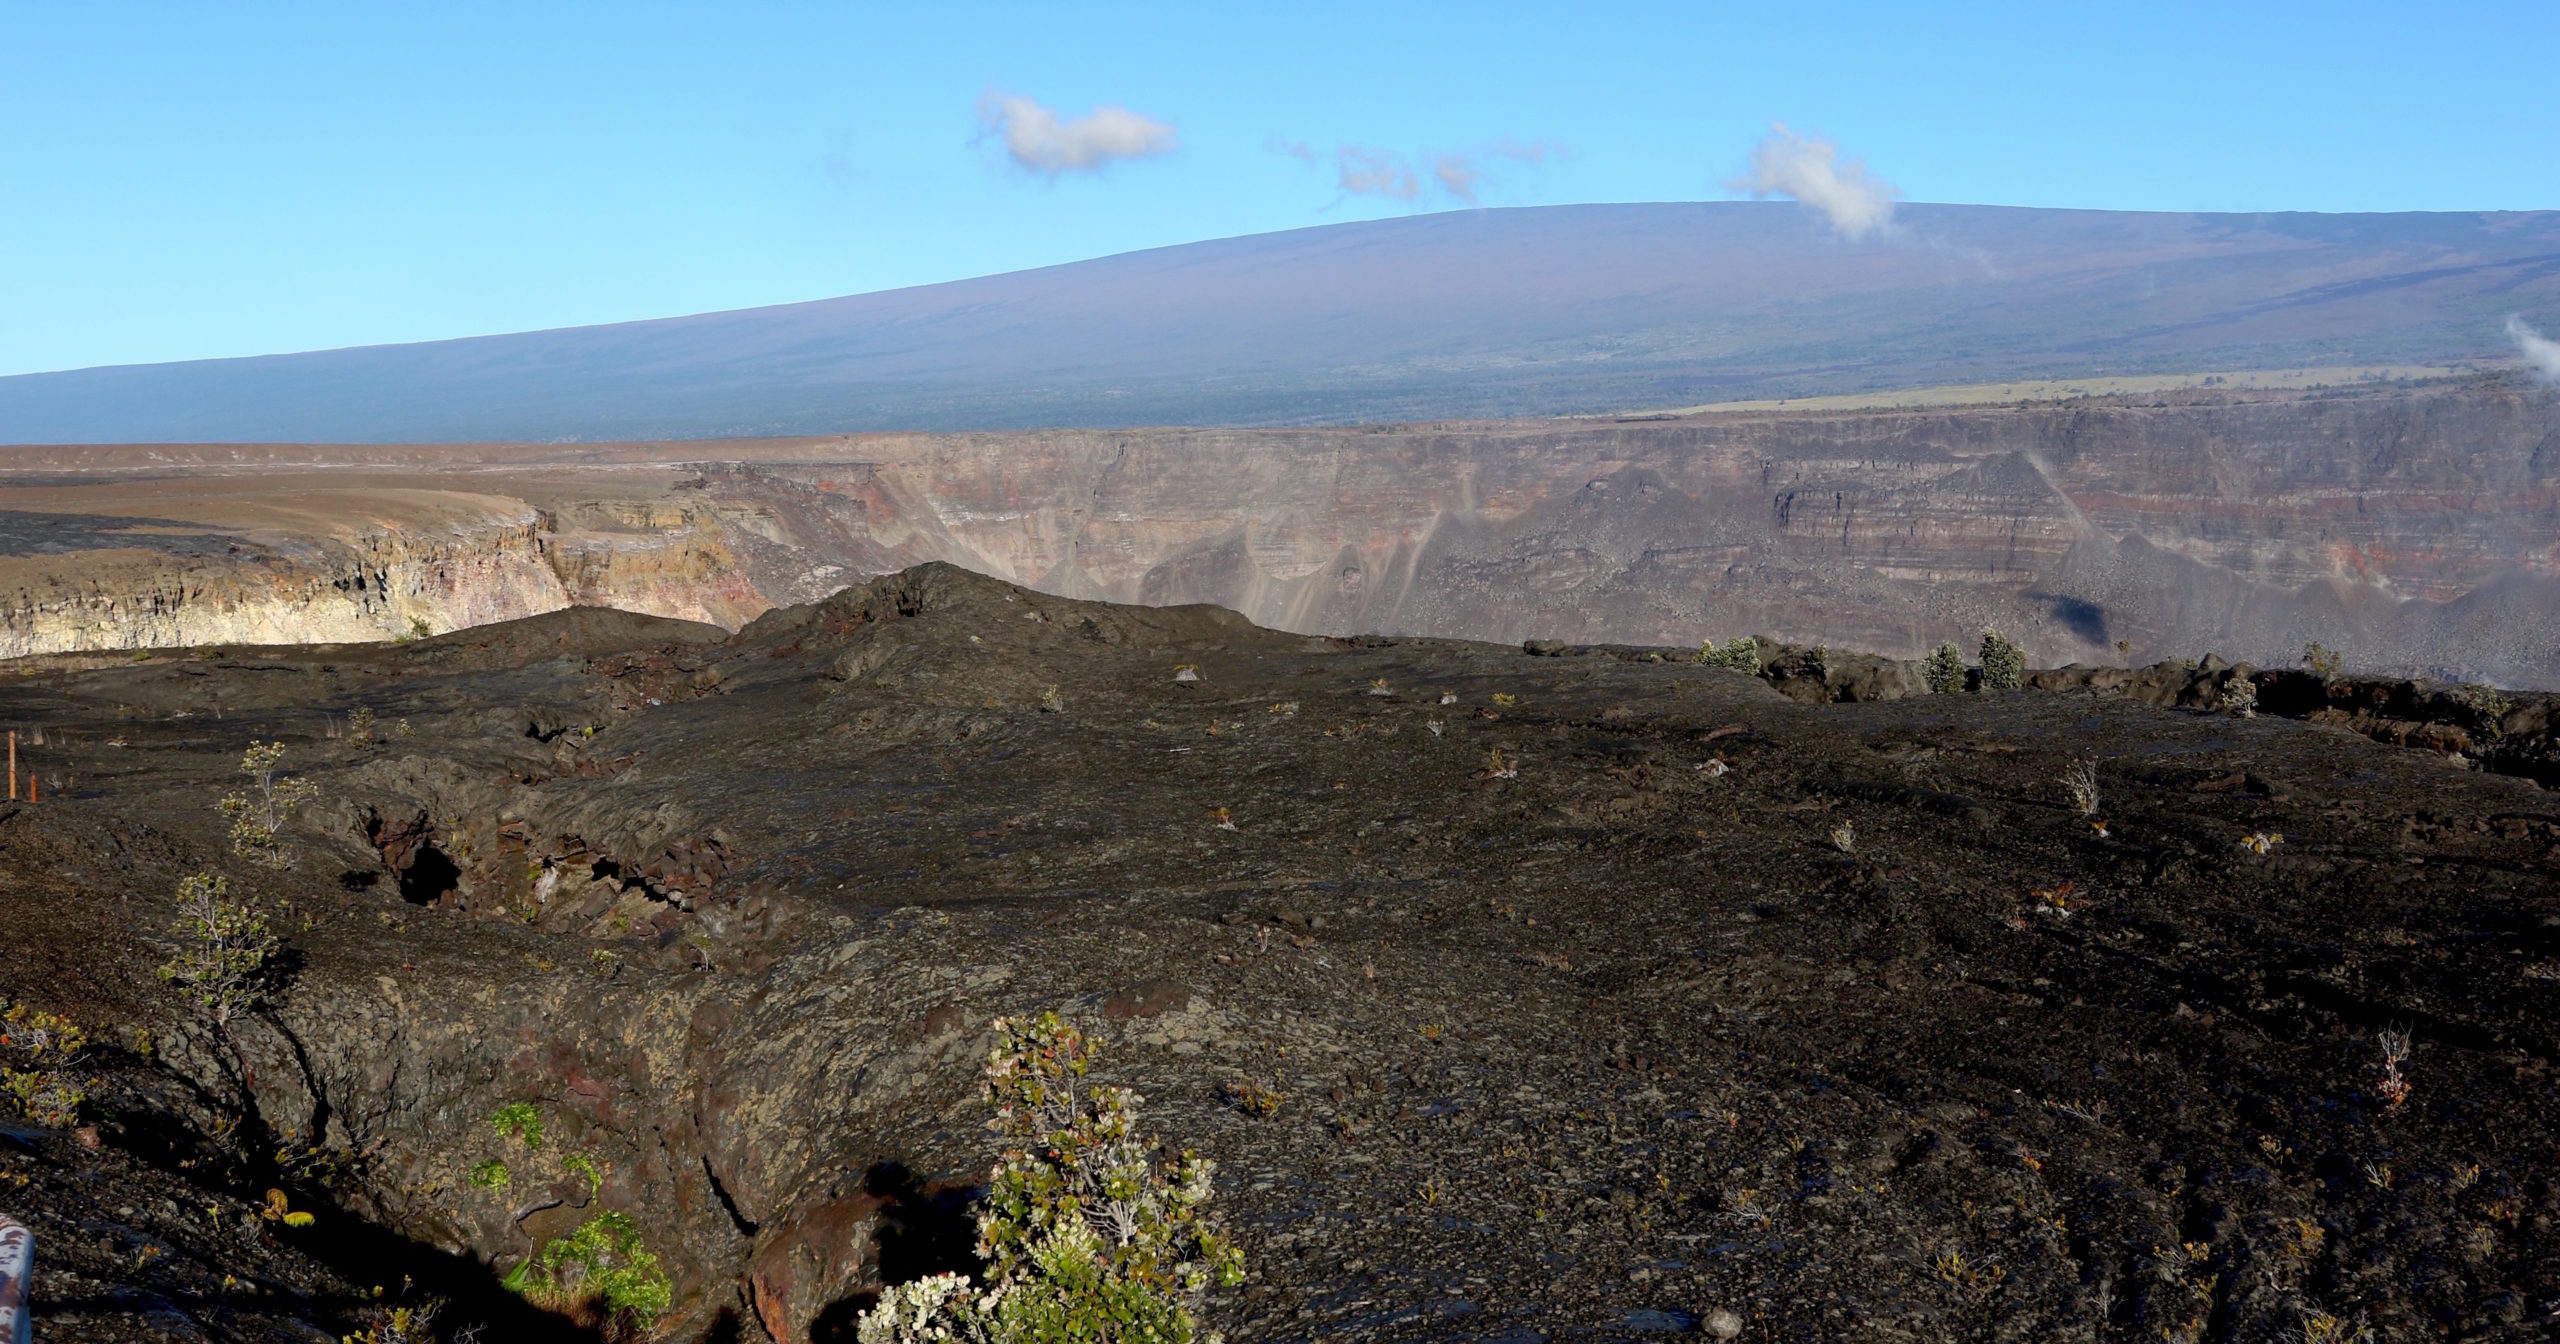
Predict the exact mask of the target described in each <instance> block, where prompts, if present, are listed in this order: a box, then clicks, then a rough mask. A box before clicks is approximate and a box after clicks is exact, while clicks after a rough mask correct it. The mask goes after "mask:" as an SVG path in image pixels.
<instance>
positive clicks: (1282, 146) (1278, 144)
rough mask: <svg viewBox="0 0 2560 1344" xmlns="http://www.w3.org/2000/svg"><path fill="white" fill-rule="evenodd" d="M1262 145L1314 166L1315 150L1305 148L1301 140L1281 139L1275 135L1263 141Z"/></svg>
mask: <svg viewBox="0 0 2560 1344" xmlns="http://www.w3.org/2000/svg"><path fill="white" fill-rule="evenodd" d="M1262 147H1263V148H1264V149H1267V150H1269V151H1271V152H1272V153H1274V154H1286V155H1288V156H1289V157H1290V158H1293V159H1296V160H1297V161H1298V162H1300V163H1303V164H1305V165H1307V166H1308V167H1310V168H1313V167H1315V166H1316V152H1315V151H1314V150H1312V149H1309V148H1307V144H1306V142H1305V141H1303V140H1283V139H1281V138H1280V137H1279V136H1276V135H1275V136H1273V137H1271V138H1270V139H1268V140H1265V141H1263V142H1262Z"/></svg>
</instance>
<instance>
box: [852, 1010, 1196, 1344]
mask: <svg viewBox="0 0 2560 1344" xmlns="http://www.w3.org/2000/svg"><path fill="white" fill-rule="evenodd" d="M995 1026H996V1035H997V1044H996V1048H995V1050H994V1051H993V1052H992V1053H991V1054H989V1055H988V1057H987V1096H988V1099H989V1100H990V1101H992V1102H994V1103H995V1106H996V1117H997V1126H998V1128H999V1129H1001V1130H1002V1131H1003V1133H1004V1135H1005V1136H1006V1138H1007V1139H1008V1140H1009V1141H1010V1146H1008V1148H1007V1149H1006V1151H1005V1154H1004V1157H1003V1160H1002V1161H1000V1162H998V1163H997V1165H996V1169H995V1171H994V1173H993V1174H992V1175H991V1176H990V1177H989V1178H988V1190H987V1197H986V1203H985V1205H984V1207H983V1208H982V1209H981V1210H980V1212H979V1214H978V1256H979V1258H980V1259H982V1260H984V1261H985V1262H986V1279H985V1282H984V1283H983V1284H981V1283H979V1282H976V1281H973V1280H971V1279H970V1278H968V1277H967V1276H965V1275H957V1274H942V1275H936V1276H934V1277H932V1278H927V1279H919V1280H917V1281H916V1282H913V1283H908V1284H901V1285H898V1286H896V1287H893V1288H890V1289H889V1290H887V1291H886V1292H884V1293H882V1294H881V1295H880V1300H879V1302H878V1303H877V1304H876V1305H874V1306H873V1307H872V1309H871V1310H870V1311H868V1312H866V1313H864V1315H863V1318H862V1322H861V1325H860V1327H859V1328H858V1330H857V1335H858V1337H859V1339H860V1340H861V1344H925V1342H926V1341H945V1340H951V1341H969V1342H971V1344H1034V1342H1035V1341H1051V1340H1057V1341H1094V1344H1106V1342H1107V1344H1192V1341H1195V1340H1202V1339H1214V1336H1203V1335H1202V1334H1201V1332H1200V1329H1199V1326H1198V1323H1197V1322H1196V1321H1195V1320H1194V1319H1193V1317H1192V1314H1191V1307H1192V1304H1193V1303H1195V1302H1196V1301H1197V1300H1198V1299H1199V1297H1200V1295H1201V1294H1202V1293H1205V1292H1206V1291H1207V1290H1208V1289H1209V1288H1210V1287H1211V1286H1212V1285H1217V1286H1224V1287H1232V1286H1234V1285H1235V1284H1237V1283H1240V1282H1242V1281H1243V1279H1244V1263H1243V1257H1242V1256H1241V1255H1239V1254H1238V1253H1237V1251H1236V1249H1235V1246H1234V1245H1233V1244H1232V1243H1230V1242H1229V1241H1227V1239H1226V1238H1225V1237H1223V1236H1221V1235H1220V1234H1219V1233H1218V1232H1217V1230H1216V1229H1215V1228H1214V1227H1213V1226H1211V1224H1210V1222H1209V1220H1208V1217H1207V1209H1208V1204H1209V1198H1210V1178H1211V1176H1212V1174H1213V1172H1214V1171H1215V1166H1214V1164H1212V1163H1210V1162H1209V1161H1208V1160H1207V1159H1205V1158H1200V1157H1195V1156H1193V1155H1191V1154H1188V1153H1185V1154H1184V1155H1183V1156H1182V1157H1181V1159H1179V1160H1178V1161H1174V1162H1170V1163H1168V1162H1162V1161H1159V1160H1158V1159H1157V1157H1156V1145H1154V1144H1153V1143H1151V1142H1149V1141H1147V1140H1146V1139H1144V1138H1142V1137H1140V1135H1139V1134H1138V1130H1137V1118H1138V1101H1139V1098H1138V1096H1137V1094H1136V1093H1134V1092H1131V1091H1130V1090H1128V1089H1127V1088H1124V1087H1096V1086H1093V1085H1091V1084H1088V1083H1087V1082H1085V1074H1086V1072H1087V1071H1088V1070H1089V1069H1090V1068H1091V1066H1092V1059H1093V1052H1092V1048H1091V1047H1090V1046H1089V1045H1088V1044H1087V1043H1086V1041H1085V1039H1084V1034H1083V1033H1082V1032H1080V1031H1078V1030H1076V1029H1075V1028H1074V1027H1071V1026H1069V1025H1067V1024H1066V1023H1065V1022H1063V1021H1061V1020H1060V1019H1059V1017H1058V1015H1057V1014H1055V1013H1043V1014H1041V1015H1040V1016H1039V1017H1036V1018H1030V1019H1027V1020H1026V1019H1020V1018H998V1019H996V1024H995Z"/></svg>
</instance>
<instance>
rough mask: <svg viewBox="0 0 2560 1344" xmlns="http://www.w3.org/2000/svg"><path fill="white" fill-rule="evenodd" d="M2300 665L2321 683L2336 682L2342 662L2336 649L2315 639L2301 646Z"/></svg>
mask: <svg viewBox="0 0 2560 1344" xmlns="http://www.w3.org/2000/svg"><path fill="white" fill-rule="evenodd" d="M2302 665H2303V666H2304V667H2305V668H2308V669H2310V672H2311V675H2313V676H2315V677H2318V678H2319V679H2321V680H2322V681H2336V680H2337V679H2338V673H2339V671H2340V670H2341V667H2342V662H2341V660H2340V659H2339V657H2338V651H2337V650H2336V649H2333V648H2330V647H2329V646H2328V645H2326V644H2323V643H2321V642H2320V641H2319V640H2316V639H2315V640H2313V641H2311V642H2310V643H2308V644H2305V645H2303V646H2302Z"/></svg>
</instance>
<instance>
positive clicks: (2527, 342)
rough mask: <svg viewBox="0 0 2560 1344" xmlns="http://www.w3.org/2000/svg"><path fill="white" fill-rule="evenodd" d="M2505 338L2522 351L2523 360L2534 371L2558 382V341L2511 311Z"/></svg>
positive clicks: (2559, 370)
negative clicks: (2535, 328)
mask: <svg viewBox="0 0 2560 1344" xmlns="http://www.w3.org/2000/svg"><path fill="white" fill-rule="evenodd" d="M2507 338H2508V339H2509V340H2512V341H2514V342H2515V343H2516V348H2517V349H2518V350H2521V351H2523V352H2524V358H2525V362H2526V363H2528V364H2531V365H2532V366H2533V368H2534V371H2535V372H2536V373H2539V374H2541V375H2542V376H2543V377H2545V378H2548V379H2550V380H2551V381H2553V382H2555V383H2560V341H2555V340H2553V339H2551V338H2550V337H2548V336H2545V335H2543V334H2542V333H2541V332H2538V331H2535V330H2534V329H2533V327H2532V326H2531V325H2530V324H2528V323H2527V322H2526V321H2525V320H2524V318H2522V317H2521V316H2518V315H2516V314H2513V313H2510V314H2508V315H2507Z"/></svg>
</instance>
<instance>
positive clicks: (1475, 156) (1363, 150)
mask: <svg viewBox="0 0 2560 1344" xmlns="http://www.w3.org/2000/svg"><path fill="white" fill-rule="evenodd" d="M1262 147H1263V148H1265V149H1267V150H1270V151H1271V152H1272V153H1274V154H1286V155H1288V156H1289V157H1290V158H1293V159H1296V160H1297V161H1298V162H1300V163H1303V164H1306V165H1307V166H1308V167H1310V168H1312V167H1314V166H1315V165H1316V155H1315V151H1313V150H1311V149H1309V148H1307V146H1305V145H1304V144H1301V143H1299V142H1297V141H1295V140H1282V139H1279V138H1278V137H1274V138H1272V139H1270V140H1266V141H1264V142H1263V146H1262ZM1565 153H1566V151H1565V148H1564V146H1562V145H1559V144H1556V143H1554V142H1553V141H1548V140H1536V141H1526V142H1524V141H1520V140H1514V139H1511V138H1510V137H1508V136H1506V137H1504V138H1503V139H1501V140H1498V141H1496V142H1494V144H1493V145H1492V146H1491V147H1489V148H1486V149H1482V150H1472V151H1456V150H1452V151H1448V152H1444V153H1433V154H1424V155H1421V156H1419V157H1418V158H1415V157H1408V156H1406V155H1403V154H1399V153H1396V152H1395V151H1393V150H1384V149H1371V148H1369V147H1368V146H1366V145H1341V146H1337V147H1336V148H1335V149H1334V151H1333V172H1334V185H1335V186H1338V187H1340V188H1341V189H1342V191H1343V193H1344V194H1345V195H1348V196H1377V197H1382V198H1384V199H1386V200H1391V201H1403V202H1406V203H1408V204H1410V203H1412V202H1414V201H1418V200H1420V199H1422V197H1423V195H1424V193H1425V192H1426V191H1434V190H1436V191H1438V192H1440V193H1441V194H1443V195H1446V196H1449V197H1451V198H1452V199H1455V200H1460V201H1464V202H1466V203H1467V204H1469V205H1474V204H1476V203H1477V196H1478V193H1479V191H1480V190H1481V188H1482V187H1483V186H1484V185H1485V184H1486V183H1487V182H1490V181H1492V180H1494V178H1495V176H1496V175H1495V174H1494V173H1492V172H1489V171H1488V170H1487V169H1486V167H1485V161H1486V160H1488V159H1507V160H1509V161H1511V162H1514V163H1519V164H1525V165H1527V166H1529V167H1532V168H1536V167H1541V166H1543V165H1545V164H1546V163H1547V162H1548V161H1549V160H1552V159H1560V158H1563V157H1565Z"/></svg>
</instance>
